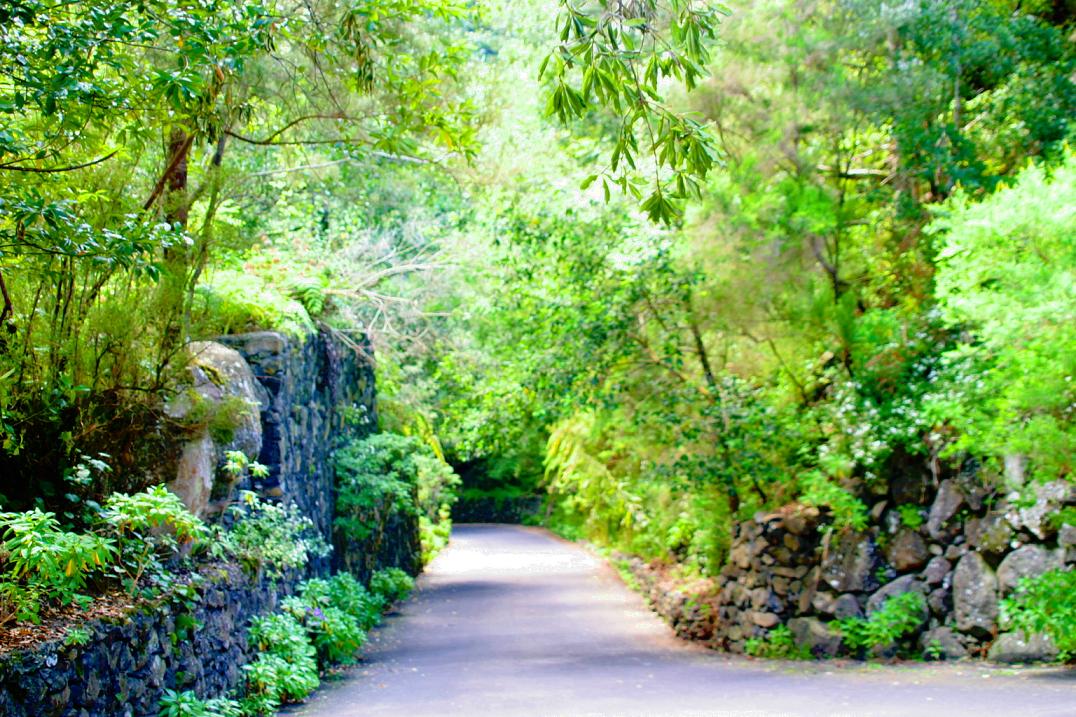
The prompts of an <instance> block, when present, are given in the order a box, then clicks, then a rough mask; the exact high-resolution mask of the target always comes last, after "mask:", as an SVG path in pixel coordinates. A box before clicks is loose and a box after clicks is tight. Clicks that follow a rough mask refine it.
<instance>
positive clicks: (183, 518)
mask: <svg viewBox="0 0 1076 717" xmlns="http://www.w3.org/2000/svg"><path fill="white" fill-rule="evenodd" d="M101 520H102V521H103V522H104V523H105V524H107V525H109V526H110V527H111V529H112V530H114V531H115V532H116V534H117V535H118V539H119V545H120V553H119V555H120V560H119V564H118V565H117V566H116V570H117V572H118V573H119V574H120V575H121V577H122V579H123V582H124V585H125V586H126V588H127V590H128V592H131V593H134V591H135V590H136V589H137V588H138V584H139V581H140V580H141V579H142V577H143V575H151V576H154V577H162V576H163V575H164V574H165V572H166V570H165V567H164V564H163V562H162V561H164V560H167V559H168V558H171V557H174V556H175V555H176V554H177V551H178V550H179V548H180V547H181V546H182V545H184V544H188V543H192V542H194V541H197V540H199V539H201V538H204V537H205V536H206V535H207V534H208V532H207V529H206V527H205V525H204V524H203V523H202V521H201V520H199V519H198V518H197V517H196V516H195V515H193V514H192V513H191V512H190V511H189V510H187V507H186V506H185V505H183V501H181V500H180V499H179V496H177V495H176V494H175V493H172V492H171V491H169V490H168V489H167V488H165V487H164V486H162V485H157V486H153V487H151V488H148V489H146V490H145V491H143V492H141V493H135V494H133V495H127V494H124V493H113V494H112V495H111V496H109V498H108V500H107V501H106V502H105V507H104V511H103V512H102V513H101Z"/></svg>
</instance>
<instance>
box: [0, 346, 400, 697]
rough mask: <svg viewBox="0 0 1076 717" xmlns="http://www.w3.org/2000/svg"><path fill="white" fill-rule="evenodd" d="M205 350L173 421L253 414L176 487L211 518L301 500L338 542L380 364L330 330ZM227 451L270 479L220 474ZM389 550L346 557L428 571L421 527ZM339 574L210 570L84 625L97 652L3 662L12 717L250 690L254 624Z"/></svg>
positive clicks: (30, 653)
mask: <svg viewBox="0 0 1076 717" xmlns="http://www.w3.org/2000/svg"><path fill="white" fill-rule="evenodd" d="M192 353H193V354H194V357H195V361H194V367H193V368H192V378H193V382H192V383H193V387H192V388H193V393H187V394H185V395H184V396H181V397H180V398H179V399H177V401H174V402H173V404H172V405H171V406H170V407H169V411H170V412H171V413H172V415H173V417H182V416H184V415H190V413H189V412H190V411H192V410H202V411H203V412H204V411H205V409H206V406H209V407H210V408H212V407H214V406H216V407H220V406H227V405H229V402H231V404H234V405H236V406H239V407H240V408H243V409H244V410H242V411H239V412H238V417H239V419H240V420H238V421H234V420H233V421H232V422H231V424H230V428H231V430H230V431H229V432H228V434H229V435H227V436H221V435H214V434H213V431H212V430H211V427H210V426H207V428H206V430H205V431H201V432H199V433H198V434H197V435H195V436H193V437H191V439H190V441H189V443H188V444H187V445H186V446H184V447H183V450H182V451H181V456H182V457H181V459H180V461H179V464H178V465H177V466H176V467H175V470H174V471H173V472H172V474H173V475H175V476H176V478H175V479H174V480H173V481H172V482H171V483H169V486H170V487H171V488H172V489H173V490H174V491H176V492H177V493H178V494H180V495H181V497H183V498H184V500H185V501H186V502H187V505H188V507H190V508H191V509H192V510H194V511H195V512H197V513H199V514H201V515H203V516H206V517H211V516H212V515H213V513H214V511H215V510H217V509H218V508H219V506H220V505H223V504H224V503H226V502H227V499H228V498H229V497H231V496H234V495H235V492H236V491H237V490H239V489H241V488H247V489H252V490H255V491H258V492H260V493H261V494H262V495H264V496H266V497H268V498H277V499H279V500H282V501H287V502H293V503H295V504H296V505H298V506H299V507H300V509H301V510H302V512H303V513H304V514H306V515H307V516H309V517H310V518H311V519H312V520H313V521H314V523H315V524H316V525H317V527H318V530H319V531H320V532H321V533H322V534H323V536H324V537H325V539H326V540H327V541H329V540H331V536H332V517H333V504H334V493H333V471H332V462H331V459H332V453H333V451H334V450H335V449H336V448H337V447H339V446H340V445H341V444H342V442H343V441H345V440H347V439H349V438H351V437H359V436H362V435H365V434H367V433H369V432H371V431H372V430H373V429H374V427H375V426H376V424H377V421H376V402H375V398H376V397H375V385H374V373H373V368H372V365H371V363H370V362H369V361H368V360H366V359H365V358H364V354H363V353H361V352H356V351H354V350H352V348H351V347H349V346H346V345H344V344H343V343H342V342H341V341H339V340H338V339H336V338H335V337H334V336H333V335H332V334H331V333H330V332H329V331H327V330H322V331H320V332H318V333H316V334H311V335H309V336H306V337H302V338H299V339H296V338H289V337H285V336H283V335H281V334H277V333H271V332H259V333H253V334H243V335H238V336H229V337H224V338H222V339H219V340H218V341H216V342H199V343H197V344H195V345H194V346H192ZM209 413H210V414H212V411H209ZM235 417H236V416H232V418H233V419H234V418H235ZM227 450H242V451H244V452H245V453H247V454H248V455H250V456H257V458H258V460H259V461H260V462H261V463H263V464H265V465H266V466H267V467H268V468H269V475H268V477H266V478H265V479H262V480H258V481H253V480H252V479H245V482H243V483H241V484H234V483H231V482H228V480H227V478H226V477H222V473H221V471H220V470H219V467H220V465H221V463H222V461H223V460H224V452H225V451H227ZM337 547H338V548H340V547H341V546H337ZM343 547H346V546H343ZM362 549H369V546H363V548H362ZM376 550H377V555H374V556H365V555H362V556H355V555H339V554H337V555H335V557H334V559H335V561H336V563H337V565H340V564H350V563H356V562H362V563H364V564H371V565H376V566H378V567H381V566H389V565H397V566H403V567H404V568H405V569H408V570H409V571H411V572H414V571H415V570H416V566H417V565H418V559H419V556H418V552H419V547H418V535H417V526H415V525H408V526H400V527H399V529H398V530H392V531H387V532H386V534H385V539H384V540H383V541H382V542H381V543H380V544H379V545H378V546H376ZM337 552H339V550H338V551H337ZM331 567H332V565H331V563H330V560H329V559H322V560H316V561H314V562H313V563H312V564H310V565H309V566H308V567H307V569H306V570H305V571H303V572H302V573H294V574H290V575H288V576H286V577H284V578H282V579H278V580H275V581H270V580H267V579H266V578H265V577H264V576H250V575H248V574H247V573H245V572H244V571H242V570H240V569H238V568H235V567H234V566H231V567H229V566H204V568H203V571H202V572H203V574H204V579H203V581H202V582H201V584H200V586H199V587H198V588H197V594H196V596H195V597H194V598H193V599H187V598H183V599H181V600H179V599H176V600H172V599H162V600H160V601H158V602H156V603H154V604H150V605H143V606H142V607H140V608H139V609H137V610H136V611H135V612H134V613H132V614H129V615H126V616H123V617H119V618H115V619H113V620H111V621H104V620H97V621H93V622H90V623H87V624H84V625H82V626H80V627H81V628H82V629H83V630H84V631H85V633H86V634H87V635H88V638H87V639H86V641H85V642H84V644H65V642H64V640H55V641H52V642H48V643H44V644H41V645H39V646H37V647H36V648H34V649H29V650H22V651H17V652H13V653H8V654H6V655H3V656H0V715H4V716H5V717H58V716H64V717H66V716H75V717H150V716H153V715H156V714H157V712H158V709H157V705H158V702H159V700H160V698H161V696H162V695H163V694H164V690H165V689H179V690H187V689H189V690H194V691H195V692H196V693H198V694H199V695H203V696H213V695H218V694H222V693H224V692H226V691H227V690H228V689H230V688H232V687H235V686H236V685H238V684H239V682H240V680H241V667H242V665H243V664H244V663H246V662H247V661H248V659H249V658H250V656H251V651H250V648H249V646H248V645H247V643H246V638H245V635H246V628H247V626H248V624H249V621H250V618H251V617H253V616H255V615H257V614H260V613H263V612H267V611H271V610H273V609H275V608H276V606H277V605H278V603H279V601H280V599H281V598H282V597H284V596H286V595H288V594H291V593H292V592H294V590H295V587H296V586H297V585H298V583H299V582H300V581H301V580H303V579H305V578H306V577H310V576H312V575H323V574H326V573H328V572H329V570H330V568H331Z"/></svg>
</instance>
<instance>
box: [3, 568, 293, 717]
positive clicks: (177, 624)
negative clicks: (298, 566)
mask: <svg viewBox="0 0 1076 717" xmlns="http://www.w3.org/2000/svg"><path fill="white" fill-rule="evenodd" d="M206 573H207V578H208V579H207V584H206V585H205V586H204V587H203V588H202V589H201V590H200V591H199V594H200V598H199V599H198V600H197V601H196V603H195V604H194V605H193V607H188V606H186V605H184V604H183V603H181V602H175V603H173V602H168V601H164V602H161V603H157V604H153V605H149V606H145V607H143V608H142V609H140V610H138V611H137V612H135V613H134V614H132V615H130V616H128V617H127V618H124V619H119V620H117V621H116V622H106V621H103V620H95V621H92V622H89V623H86V624H84V625H82V626H80V627H81V628H82V629H84V630H86V631H87V632H88V633H89V639H88V641H87V642H86V644H84V645H70V646H68V645H64V643H63V640H55V641H52V642H49V643H45V644H42V645H39V646H37V647H36V648H35V649H33V650H27V651H21V652H17V653H12V654H9V655H6V656H4V657H3V658H2V659H0V715H4V716H5V717H53V716H57V717H59V716H61V715H62V716H68V715H71V716H77V717H98V716H100V717H106V716H107V717H150V716H155V715H156V714H157V712H158V702H159V701H160V699H161V696H162V695H163V693H164V690H165V689H175V690H194V691H195V692H197V693H198V694H199V695H219V694H223V693H225V692H226V691H228V690H229V689H231V688H233V687H235V686H236V685H237V684H239V682H240V679H241V665H243V664H245V663H246V662H247V661H248V660H249V659H250V657H251V650H250V647H249V646H248V645H247V641H246V626H247V624H248V623H249V621H250V618H252V617H254V616H255V615H258V614H260V613H263V612H268V611H271V610H273V609H275V608H276V606H277V604H278V602H279V600H280V598H281V597H284V596H286V595H288V594H291V593H292V592H293V591H294V588H295V586H296V584H297V583H298V582H299V578H300V577H301V576H298V575H294V576H291V577H290V578H287V579H284V580H279V581H276V582H270V581H267V580H265V579H252V578H250V577H248V576H247V575H245V574H243V573H242V572H241V571H240V570H238V569H236V568H234V567H229V568H210V569H207V571H206Z"/></svg>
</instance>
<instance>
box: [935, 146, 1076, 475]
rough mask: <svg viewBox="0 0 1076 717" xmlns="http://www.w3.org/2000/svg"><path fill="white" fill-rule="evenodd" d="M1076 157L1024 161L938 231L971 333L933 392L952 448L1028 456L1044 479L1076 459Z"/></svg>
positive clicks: (945, 278) (949, 297)
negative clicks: (1004, 183) (1075, 408)
mask: <svg viewBox="0 0 1076 717" xmlns="http://www.w3.org/2000/svg"><path fill="white" fill-rule="evenodd" d="M1074 195H1076V154H1073V153H1071V152H1070V153H1069V154H1068V155H1067V157H1066V159H1065V162H1064V164H1063V165H1062V166H1059V167H1056V168H1054V169H1053V170H1052V171H1050V172H1048V171H1047V170H1046V169H1045V168H1043V167H1040V166H1031V167H1028V168H1027V169H1025V170H1024V171H1023V172H1022V173H1021V174H1020V175H1019V177H1018V178H1017V180H1016V182H1015V183H1014V184H1013V185H1012V186H1010V187H1005V188H1003V189H1000V190H999V191H997V192H996V193H994V194H993V195H991V196H989V197H987V198H986V199H984V200H982V201H981V202H978V203H975V202H973V201H972V199H971V198H970V197H969V196H968V195H966V194H964V193H960V192H958V193H957V194H956V195H955V196H954V197H953V198H952V199H951V200H950V201H949V202H948V203H947V204H946V205H945V206H944V207H943V208H942V209H941V210H940V211H939V217H938V219H937V220H936V221H935V222H934V224H933V225H932V226H931V230H932V231H933V232H935V233H937V234H939V235H940V236H941V240H940V250H939V266H938V271H937V287H938V288H937V293H938V298H939V301H940V303H941V306H942V308H943V310H944V313H945V318H946V319H947V321H949V322H950V324H952V325H953V326H954V327H955V328H957V329H961V330H963V331H965V332H967V334H966V335H967V336H968V341H967V342H966V345H964V346H962V347H960V348H958V349H956V350H954V351H952V352H950V353H949V354H948V355H947V360H948V366H947V370H946V371H945V373H944V375H943V377H942V379H943V380H942V381H941V382H940V385H939V387H938V389H937V390H936V391H935V392H934V394H933V395H932V396H931V399H930V407H931V411H932V412H933V413H934V414H935V415H936V416H937V418H938V419H940V420H943V421H947V422H949V423H951V424H952V425H954V426H956V427H957V428H959V429H960V431H961V436H960V437H959V438H958V440H957V441H956V442H955V445H954V448H956V449H965V450H970V451H972V452H973V453H975V454H978V455H985V456H989V457H993V458H994V459H1000V457H1001V456H1004V455H1010V454H1022V455H1026V456H1028V457H1029V458H1030V461H1029V466H1028V467H1029V471H1030V473H1031V474H1032V475H1034V476H1038V477H1040V478H1042V479H1044V480H1051V479H1053V478H1056V477H1057V476H1059V475H1066V474H1068V475H1071V474H1072V472H1073V471H1074V470H1076V466H1074V465H1073V462H1072V457H1073V456H1074V455H1076V431H1074V430H1073V424H1072V420H1073V414H1072V410H1071V407H1072V405H1073V402H1074V401H1076V382H1074V381H1073V380H1072V376H1073V375H1076V322H1074V321H1073V320H1072V306H1073V289H1072V276H1073V272H1074V271H1076V251H1073V241H1072V227H1073V226H1074V224H1076V204H1074V203H1073V201H1072V197H1073V196H1074Z"/></svg>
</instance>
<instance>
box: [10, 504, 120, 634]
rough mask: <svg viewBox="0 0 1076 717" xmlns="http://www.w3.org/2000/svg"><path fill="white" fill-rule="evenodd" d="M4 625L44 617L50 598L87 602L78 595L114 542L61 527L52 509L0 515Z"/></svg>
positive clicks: (107, 558)
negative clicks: (44, 609)
mask: <svg viewBox="0 0 1076 717" xmlns="http://www.w3.org/2000/svg"><path fill="white" fill-rule="evenodd" d="M0 528H2V529H3V542H2V543H0V561H2V562H0V565H2V566H3V573H0V625H2V624H4V623H6V622H8V621H10V620H12V619H14V620H28V621H31V622H39V621H40V613H41V608H42V607H43V606H44V605H45V604H47V603H48V602H52V601H55V602H58V603H60V604H62V605H67V604H70V603H71V602H72V601H79V602H81V601H83V600H88V598H85V596H83V595H81V594H80V591H81V590H82V589H83V588H84V587H85V585H86V581H87V579H88V577H89V576H91V575H92V574H93V573H95V572H97V571H99V570H101V569H102V568H104V567H105V566H106V565H108V564H109V563H110V562H111V561H112V559H113V557H114V556H115V553H116V548H115V543H114V541H112V540H110V539H108V538H103V537H101V536H98V535H92V534H89V535H81V534H78V533H70V532H67V531H64V530H61V529H60V524H59V522H58V521H57V520H56V517H55V516H54V515H53V514H52V513H45V512H42V511H41V510H38V509H36V508H35V509H34V510H30V511H27V512H25V513H0Z"/></svg>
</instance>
